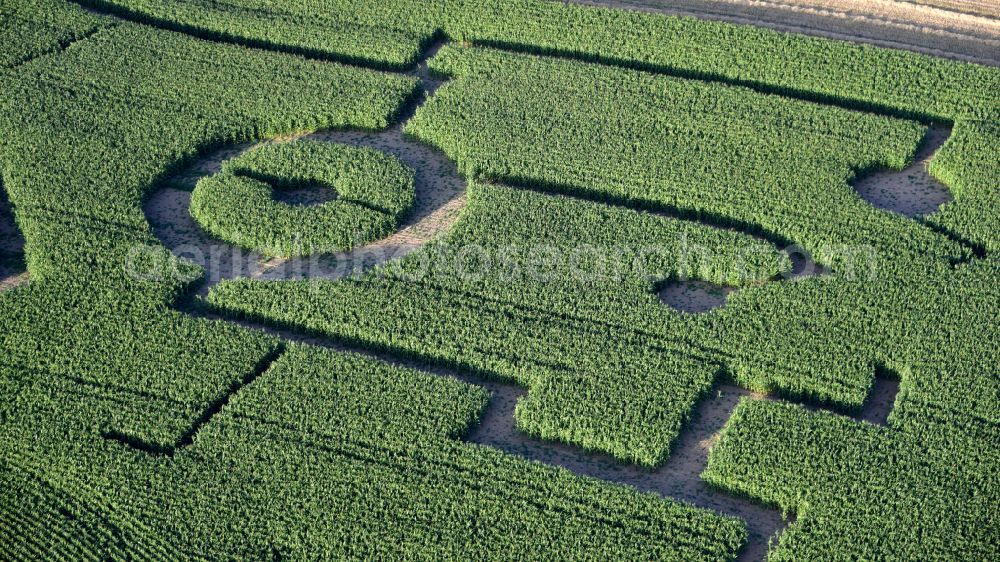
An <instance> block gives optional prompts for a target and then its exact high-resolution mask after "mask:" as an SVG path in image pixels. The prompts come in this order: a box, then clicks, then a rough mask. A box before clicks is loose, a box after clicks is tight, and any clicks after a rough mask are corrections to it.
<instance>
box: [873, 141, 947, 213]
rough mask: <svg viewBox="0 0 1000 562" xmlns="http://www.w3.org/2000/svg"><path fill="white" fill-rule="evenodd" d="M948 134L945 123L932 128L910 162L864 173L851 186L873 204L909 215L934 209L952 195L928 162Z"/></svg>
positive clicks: (933, 210)
mask: <svg viewBox="0 0 1000 562" xmlns="http://www.w3.org/2000/svg"><path fill="white" fill-rule="evenodd" d="M949 136H951V129H950V128H948V127H933V128H931V129H930V130H929V131H928V133H927V137H926V138H925V140H924V143H923V145H922V146H921V148H920V150H919V151H918V152H917V155H916V157H915V158H914V160H913V163H912V164H910V165H909V166H907V167H906V168H905V169H903V170H901V171H898V172H897V171H895V170H883V171H879V172H875V173H873V174H870V175H867V176H865V177H863V178H861V179H859V180H857V181H855V182H854V189H855V190H857V192H858V194H859V195H861V198H862V199H864V200H865V201H868V202H869V203H871V204H872V205H875V206H876V207H879V208H881V209H886V210H889V211H893V212H895V213H899V214H901V215H904V216H907V217H910V218H918V217H922V216H925V215H929V214H931V213H934V212H935V211H937V210H938V208H940V207H941V205H943V204H945V203H947V202H949V201H951V199H952V196H951V192H950V191H949V190H948V188H947V187H946V186H945V185H944V184H942V183H941V182H939V181H938V180H937V179H936V178H934V176H932V175H931V174H930V171H928V168H927V166H928V164H929V163H930V161H931V158H933V156H934V154H935V153H936V152H937V151H938V149H939V148H941V145H943V144H944V142H945V141H946V140H948V137H949Z"/></svg>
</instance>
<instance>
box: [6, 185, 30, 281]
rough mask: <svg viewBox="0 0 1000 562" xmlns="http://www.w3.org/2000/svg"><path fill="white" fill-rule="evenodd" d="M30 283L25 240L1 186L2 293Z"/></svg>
mask: <svg viewBox="0 0 1000 562" xmlns="http://www.w3.org/2000/svg"><path fill="white" fill-rule="evenodd" d="M27 281H28V274H27V273H26V272H25V271H24V238H23V237H22V236H21V231H20V230H18V229H17V224H15V223H14V211H13V209H12V208H11V206H10V201H8V199H7V194H6V192H5V191H3V185H2V184H0V292H2V291H6V290H7V289H12V288H14V287H17V286H18V285H22V284H24V283H26V282H27Z"/></svg>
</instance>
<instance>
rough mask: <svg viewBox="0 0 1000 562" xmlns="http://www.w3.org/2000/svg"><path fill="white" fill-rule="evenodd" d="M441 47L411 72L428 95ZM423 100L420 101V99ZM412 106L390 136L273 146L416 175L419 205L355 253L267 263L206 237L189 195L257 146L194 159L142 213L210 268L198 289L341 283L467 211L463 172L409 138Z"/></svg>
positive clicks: (328, 137) (179, 251) (356, 134)
mask: <svg viewBox="0 0 1000 562" xmlns="http://www.w3.org/2000/svg"><path fill="white" fill-rule="evenodd" d="M443 44H444V42H439V43H437V44H435V45H434V46H433V47H432V48H431V49H430V50H428V51H427V53H425V57H424V58H423V59H422V61H421V62H420V64H419V65H418V67H417V69H416V70H414V71H412V72H410V73H407V74H408V75H411V76H414V77H417V78H419V79H420V81H421V84H422V86H423V90H424V92H425V96H426V97H425V98H424V100H426V99H427V98H429V97H430V96H432V95H433V93H434V92H435V91H436V90H437V89H438V88H439V87H440V86H441V84H442V81H441V80H439V79H437V78H436V77H434V76H432V75H431V73H430V71H429V70H428V68H427V62H426V61H427V60H429V59H430V58H431V57H433V56H434V55H435V54H436V53H437V51H438V50H440V48H441V47H442V46H443ZM422 101H423V100H422ZM419 105H420V104H419V103H416V104H411V106H410V107H407V108H406V109H405V110H404V112H403V114H402V115H401V116H400V117H399V119H398V121H397V124H396V125H395V126H394V127H392V128H391V129H388V130H386V131H381V132H364V131H326V132H318V133H313V134H309V135H297V136H289V137H284V138H281V139H275V140H273V141H268V142H287V141H291V140H295V139H299V138H306V139H312V140H320V141H326V142H334V143H341V144H348V145H351V146H357V147H369V148H374V149H376V150H379V151H382V152H385V153H387V154H392V155H393V156H396V157H397V158H399V159H400V160H401V161H402V162H403V163H404V164H406V165H407V166H409V167H410V168H412V169H413V170H414V172H415V173H416V178H415V179H416V182H415V188H416V202H415V204H414V206H413V209H412V210H411V212H410V213H409V214H408V215H407V217H406V218H405V219H404V221H403V223H402V224H401V225H400V229H399V230H398V231H397V232H396V233H395V234H393V235H392V236H390V237H388V238H385V239H383V240H379V241H376V242H373V243H371V244H366V245H364V246H362V247H360V248H356V249H354V250H353V251H351V252H346V253H343V254H336V255H319V256H310V257H308V258H294V259H270V260H267V259H264V258H263V257H262V256H261V255H259V254H257V253H255V252H251V251H249V250H243V249H240V248H236V247H233V246H230V245H228V244H224V243H222V242H220V241H218V240H217V239H215V238H212V237H211V236H209V235H208V234H207V233H205V232H204V231H203V230H202V229H201V228H200V227H199V225H198V224H197V222H195V220H194V219H193V218H192V217H191V214H190V212H189V211H188V208H189V206H190V202H191V193H190V190H192V189H194V186H195V184H196V183H197V182H198V180H199V179H201V178H203V177H205V176H208V175H211V174H214V173H216V172H218V171H219V170H220V168H221V165H222V163H223V162H224V161H226V160H228V159H230V158H233V157H234V156H237V155H238V154H240V153H242V152H244V151H246V150H248V149H250V148H252V147H253V146H254V145H253V144H251V143H244V144H240V145H236V146H232V147H227V148H225V149H223V150H219V151H216V152H214V153H212V154H209V155H207V156H205V157H203V158H200V159H198V160H196V161H195V162H194V163H193V164H192V165H190V166H188V167H187V168H186V169H185V170H183V171H182V172H181V173H180V174H178V175H177V176H175V177H173V178H170V179H168V180H166V182H164V188H162V189H159V190H158V191H156V192H155V193H153V194H152V195H151V196H150V197H149V198H148V199H147V201H146V203H145V205H144V210H145V212H146V217H147V218H148V220H149V222H150V224H151V226H152V228H153V232H154V234H155V235H156V236H157V238H159V239H160V240H161V241H162V242H163V243H164V244H165V245H166V246H167V247H168V248H169V249H170V250H171V251H173V252H174V254H176V255H178V256H181V257H185V258H188V259H190V260H191V261H192V262H194V263H196V264H198V265H200V266H202V267H203V268H205V270H206V279H205V282H204V283H203V284H202V285H201V286H200V288H199V289H198V292H199V293H200V294H207V292H208V290H209V289H210V288H211V287H212V286H213V285H215V284H217V283H218V282H220V281H222V280H224V279H235V278H240V277H249V278H255V279H266V280H281V279H300V278H309V279H331V280H335V279H341V278H344V277H349V276H351V275H357V274H360V273H364V272H365V271H368V270H369V269H371V268H372V267H373V266H375V265H378V264H382V263H385V262H387V261H389V260H393V259H397V258H401V257H403V256H405V255H406V254H409V253H410V252H412V251H414V250H416V249H418V248H420V247H422V246H424V245H425V244H427V243H428V242H430V241H431V240H433V239H435V238H436V237H438V236H439V235H441V233H443V232H445V231H446V230H448V228H449V227H451V225H452V224H454V222H455V220H456V219H457V218H458V215H459V214H460V212H461V210H462V208H463V207H464V206H465V201H466V199H465V190H466V181H465V179H464V178H462V176H460V175H459V173H458V169H457V167H456V166H455V163H454V162H452V161H451V160H450V159H449V158H448V157H447V156H445V155H444V153H442V152H440V151H438V150H437V149H434V148H432V147H430V146H428V145H426V144H424V143H422V142H420V141H417V140H415V139H412V138H409V137H407V136H406V135H405V134H404V133H403V125H404V124H405V123H406V121H408V120H409V119H410V118H411V117H412V116H413V114H414V112H415V111H416V109H417V108H418V107H419Z"/></svg>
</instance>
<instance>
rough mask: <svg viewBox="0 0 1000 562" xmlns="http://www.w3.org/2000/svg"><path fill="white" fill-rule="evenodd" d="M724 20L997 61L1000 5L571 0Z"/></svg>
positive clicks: (942, 0)
mask: <svg viewBox="0 0 1000 562" xmlns="http://www.w3.org/2000/svg"><path fill="white" fill-rule="evenodd" d="M570 1H572V2H575V3H580V4H589V5H598V6H606V7H610V8H624V9H634V10H642V11H648V12H659V13H666V14H672V15H679V16H694V17H697V18H702V19H712V20H718V21H726V22H730V23H738V24H749V25H756V26H760V27H768V28H771V29H775V30H778V31H788V32H794V33H803V34H806V35H815V36H819V37H827V38H831V39H841V40H846V41H857V42H862V43H871V44H874V45H879V46H883V47H892V48H897V49H907V50H911V51H917V52H921V53H925V54H930V55H936V56H941V57H947V58H952V59H957V60H964V61H969V62H977V63H980V64H986V65H991V66H1000V5H998V4H996V3H993V2H988V1H983V0H968V1H963V0H915V1H914V0H910V1H907V0H866V1H865V2H857V1H855V0H670V1H669V2H667V1H666V0H570Z"/></svg>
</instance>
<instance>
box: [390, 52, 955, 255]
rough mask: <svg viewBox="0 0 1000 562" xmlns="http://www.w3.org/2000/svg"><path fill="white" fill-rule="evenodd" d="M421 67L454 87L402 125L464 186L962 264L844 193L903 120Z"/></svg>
mask: <svg viewBox="0 0 1000 562" xmlns="http://www.w3.org/2000/svg"><path fill="white" fill-rule="evenodd" d="M431 68H432V69H434V70H437V71H440V72H444V73H447V74H451V75H454V76H456V80H455V81H454V82H452V83H449V84H448V85H447V86H446V87H445V88H444V89H443V90H441V92H440V93H439V94H438V95H436V96H435V97H434V99H432V100H431V101H430V102H429V103H428V104H427V105H425V106H424V107H422V108H421V109H420V111H419V112H418V113H417V115H416V117H415V118H414V119H413V120H412V121H411V122H410V123H408V124H407V131H408V132H409V133H411V134H413V135H416V136H417V137H419V138H421V139H423V140H425V141H427V142H430V143H433V144H434V145H436V146H438V147H439V148H441V149H442V150H444V151H445V152H446V153H447V154H449V155H450V156H451V157H452V158H454V159H455V160H456V161H457V162H458V164H459V168H460V169H461V170H462V172H463V173H465V174H468V175H470V176H473V177H484V178H489V179H495V180H497V181H502V182H513V183H515V184H518V185H521V184H527V185H533V186H536V187H538V188H540V189H550V190H559V191H565V192H569V193H573V194H583V195H585V196H588V197H594V198H599V199H604V200H611V201H616V202H624V203H628V204H631V205H635V206H640V207H643V208H648V209H653V210H661V209H663V210H675V212H679V213H682V214H684V215H685V216H689V217H691V218H695V219H707V220H709V221H711V222H714V223H717V224H723V225H727V226H737V227H741V228H744V229H747V230H751V231H757V232H761V233H765V234H766V235H767V236H769V237H770V238H771V239H774V240H776V241H780V242H784V243H785V244H791V242H792V241H794V242H795V243H798V244H801V245H802V246H803V247H805V248H806V249H807V250H808V251H809V252H810V253H812V254H813V255H814V256H815V257H816V259H817V260H819V261H822V262H824V263H828V264H830V265H833V266H835V267H837V266H844V267H846V266H849V265H852V264H851V263H850V262H851V261H852V260H855V259H856V256H855V255H853V254H854V253H855V252H858V251H864V250H867V249H870V250H871V251H874V252H878V253H880V254H881V255H882V256H883V257H884V258H885V260H884V261H885V262H890V261H897V260H903V261H911V260H913V259H914V258H916V257H919V258H920V259H924V260H934V259H935V258H937V259H940V260H942V261H945V260H957V259H960V258H961V257H962V255H963V254H962V250H961V249H960V248H958V247H956V245H955V244H953V243H950V242H949V241H948V240H947V239H945V238H944V237H942V236H939V235H937V234H936V233H935V232H933V231H932V230H931V229H928V228H926V227H923V226H921V225H919V224H917V223H914V222H913V221H910V220H907V219H905V218H903V217H900V216H897V215H894V214H892V213H888V212H885V211H881V210H879V209H876V208H873V207H872V206H871V205H869V204H868V203H867V202H865V201H863V200H862V199H861V198H859V197H858V195H857V193H856V192H855V191H854V190H853V189H851V187H850V186H849V181H850V180H851V179H852V178H853V177H855V176H856V175H857V174H859V173H864V171H865V170H870V169H874V168H877V167H882V166H885V167H893V168H901V167H903V166H904V165H905V163H906V162H907V160H908V159H910V158H912V156H913V153H914V151H915V150H916V147H917V144H918V142H919V140H920V138H921V136H922V135H923V134H924V132H925V131H924V129H923V128H922V127H921V126H919V125H918V124H916V123H912V122H906V121H901V120H898V119H889V118H884V117H878V116H874V115H870V114H864V113H859V112H851V111H846V110H841V109H836V108H831V107H826V106H821V105H817V104H813V103H806V102H801V101H796V100H789V99H786V98H780V97H776V96H766V95H761V94H757V93H754V92H752V91H749V90H746V89H744V88H736V87H725V86H720V85H717V84H706V83H704V82H698V81H692V80H682V79H676V78H668V77H663V76H656V75H652V74H645V73H640V72H636V71H629V70H621V69H614V68H608V67H603V66H597V65H591V64H583V63H579V62H571V61H563V60H557V59H546V58H538V57H532V56H525V55H511V54H509V53H502V52H499V51H493V50H483V49H466V48H446V49H445V50H443V51H442V52H441V53H440V54H439V55H438V56H437V57H435V58H434V60H433V61H432V63H431ZM679 108H683V109H679ZM876 139H877V141H876ZM885 265H887V266H888V265H890V264H889V263H885Z"/></svg>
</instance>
